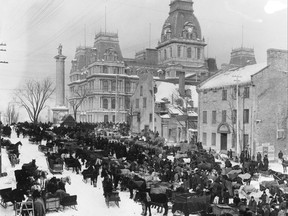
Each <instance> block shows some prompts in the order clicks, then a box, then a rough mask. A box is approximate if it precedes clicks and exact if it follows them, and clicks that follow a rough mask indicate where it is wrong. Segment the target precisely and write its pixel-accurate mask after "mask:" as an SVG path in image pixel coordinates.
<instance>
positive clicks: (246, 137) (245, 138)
mask: <svg viewBox="0 0 288 216" xmlns="http://www.w3.org/2000/svg"><path fill="white" fill-rule="evenodd" d="M243 148H244V149H247V148H249V134H244V135H243Z"/></svg>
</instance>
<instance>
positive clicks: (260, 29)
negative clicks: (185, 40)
mask: <svg viewBox="0 0 288 216" xmlns="http://www.w3.org/2000/svg"><path fill="white" fill-rule="evenodd" d="M0 3H1V7H0V44H1V43H5V44H6V46H5V47H3V46H1V47H0V49H3V48H4V49H6V50H7V51H6V52H4V51H0V61H7V62H8V64H1V63H0V98H1V99H0V112H2V113H3V111H4V110H5V109H6V108H7V105H8V103H9V102H11V101H13V97H14V96H13V92H14V89H16V88H21V85H23V83H24V82H25V81H26V80H30V79H36V80H40V79H43V78H46V77H50V78H51V80H53V81H55V77H56V74H55V73H56V72H55V69H56V63H55V59H54V56H56V55H57V47H58V46H59V44H60V43H61V44H62V46H63V54H64V55H65V56H67V59H66V65H65V67H66V71H65V72H66V76H67V77H68V76H69V72H70V69H71V60H72V59H73V58H74V55H75V50H76V47H77V46H80V45H82V46H84V45H87V46H92V45H93V40H94V36H95V34H96V33H98V32H99V31H105V29H106V31H107V32H118V36H119V42H120V47H121V50H122V54H123V56H124V57H127V58H133V57H134V55H135V53H136V52H137V51H139V50H142V49H144V48H148V47H149V41H150V47H151V48H155V47H156V46H157V43H158V41H159V39H160V34H161V29H162V26H163V24H164V22H165V19H166V18H167V17H168V13H169V3H170V0H81V1H80V0H0ZM193 7H194V14H195V15H196V17H197V18H198V20H199V22H200V26H201V30H202V35H203V36H204V38H205V41H206V43H207V46H206V48H205V56H206V57H213V58H216V63H217V65H218V68H220V67H221V64H222V63H228V62H229V60H230V53H231V50H232V49H233V48H237V47H240V46H241V45H243V46H244V47H249V48H254V51H255V56H256V61H257V62H259V63H260V62H265V61H266V51H267V49H269V48H277V49H287V0H217V1H215V0H194V5H193ZM105 8H106V9H105ZM105 11H106V13H105ZM105 14H106V16H105ZM105 23H106V25H105ZM105 26H106V27H105ZM150 29H151V31H150ZM149 32H151V33H149ZM66 84H67V83H66ZM54 100H55V97H54V98H52V99H51V101H50V102H49V106H51V107H53V105H54Z"/></svg>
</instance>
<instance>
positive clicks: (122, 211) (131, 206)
mask: <svg viewBox="0 0 288 216" xmlns="http://www.w3.org/2000/svg"><path fill="white" fill-rule="evenodd" d="M19 140H20V141H21V142H22V144H23V146H20V164H18V165H16V166H15V167H14V168H12V167H11V165H10V162H9V159H8V156H7V153H6V150H5V149H3V148H2V156H3V157H2V164H3V166H2V172H7V174H8V176H6V177H2V178H0V189H3V188H8V187H12V189H14V188H16V181H15V176H14V170H16V169H21V167H22V165H23V164H24V163H29V162H31V161H32V159H36V165H37V166H38V167H39V168H38V169H40V170H45V171H47V172H48V173H49V174H48V179H50V178H51V177H53V175H52V174H51V173H50V172H49V170H48V167H47V163H46V159H45V156H44V154H43V153H42V152H39V151H38V145H36V144H31V143H30V142H29V141H28V138H21V139H18V138H17V137H16V134H15V133H12V137H11V141H12V143H16V142H18V141H19ZM42 144H44V143H42ZM270 168H271V169H273V170H275V171H280V172H282V166H281V164H279V163H271V164H270ZM82 170H83V169H82ZM55 176H56V177H57V178H59V177H65V176H70V177H71V182H72V183H71V185H68V184H66V190H67V192H68V193H69V194H70V195H77V202H78V205H77V211H76V210H73V209H70V208H65V210H64V211H59V212H56V211H51V212H48V213H47V214H48V215H57V216H62V215H65V216H67V215H68V216H83V215H85V216H93V215H106V216H115V215H117V216H121V215H123V216H127V215H129V216H133V215H139V216H140V215H141V212H142V209H141V205H140V204H137V203H135V202H134V201H133V200H131V199H129V193H128V192H119V195H120V198H121V201H120V208H118V207H117V206H116V205H115V204H114V203H113V202H112V203H111V206H110V208H108V207H107V206H106V204H105V201H104V197H103V189H102V179H101V178H100V176H99V177H98V184H97V187H93V186H92V185H90V181H89V180H88V183H86V184H85V183H84V182H83V181H82V179H83V178H82V175H80V174H78V175H76V173H75V172H74V173H72V171H71V170H69V171H67V170H66V169H64V172H63V174H62V175H60V174H56V175H55ZM271 180H273V178H271V177H260V178H259V181H251V185H253V186H254V187H255V188H256V189H258V191H257V192H252V193H251V194H250V196H254V197H255V199H256V200H258V198H259V197H260V196H261V194H262V192H260V191H259V183H260V182H261V181H271ZM240 197H241V198H245V196H244V195H243V194H241V193H240ZM246 198H247V197H246ZM151 211H152V215H153V216H156V215H162V214H160V213H157V211H156V209H151ZM0 215H1V216H12V215H15V212H14V210H13V206H12V205H11V203H10V204H9V206H8V207H7V209H5V208H3V207H2V206H0ZM172 215H173V214H172V212H171V209H170V210H169V213H168V216H172Z"/></svg>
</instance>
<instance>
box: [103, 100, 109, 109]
mask: <svg viewBox="0 0 288 216" xmlns="http://www.w3.org/2000/svg"><path fill="white" fill-rule="evenodd" d="M103 108H104V109H108V99H107V98H104V99H103Z"/></svg>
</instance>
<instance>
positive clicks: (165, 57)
mask: <svg viewBox="0 0 288 216" xmlns="http://www.w3.org/2000/svg"><path fill="white" fill-rule="evenodd" d="M166 59H167V51H166V49H165V50H164V60H166Z"/></svg>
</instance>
